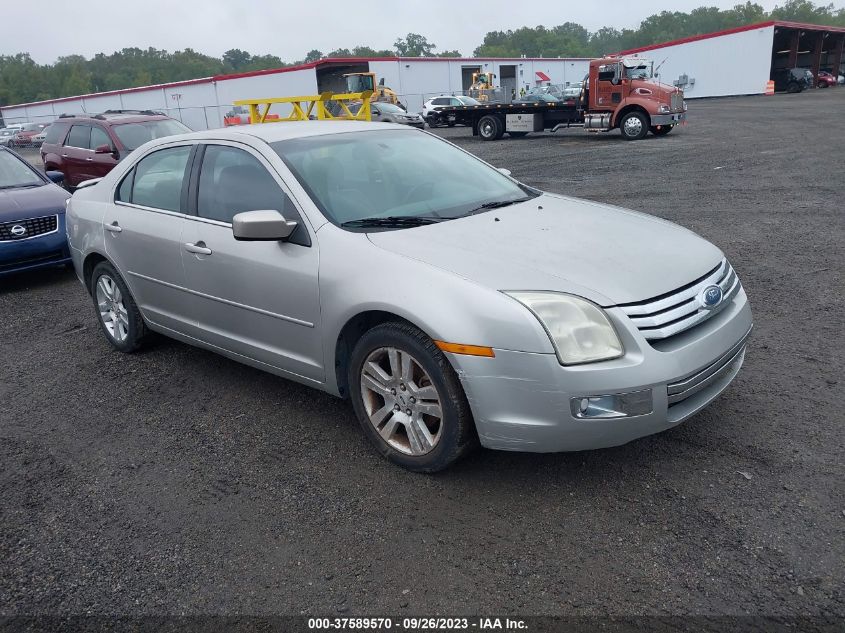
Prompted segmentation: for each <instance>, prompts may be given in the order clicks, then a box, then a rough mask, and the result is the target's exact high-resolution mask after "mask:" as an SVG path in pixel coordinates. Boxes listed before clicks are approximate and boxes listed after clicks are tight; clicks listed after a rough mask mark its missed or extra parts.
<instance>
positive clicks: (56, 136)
mask: <svg viewBox="0 0 845 633" xmlns="http://www.w3.org/2000/svg"><path fill="white" fill-rule="evenodd" d="M190 131H191V130H190V128H188V127H187V126H186V125H183V124H182V123H180V122H179V121H176V120H175V119H171V118H170V117H168V116H165V115H163V114H162V113H160V112H153V111H150V110H108V111H106V112H104V113H102V114H94V115H90V114H80V115H71V116H69V115H62V116H60V117H59V119H58V120H57V121H56V122H55V123H54V124H53V125H51V126H50V129H49V130H48V131H47V135H46V137H45V139H44V142H43V143H42V145H41V160H43V161H44V167H45V168H46V169H48V170H56V171H60V172H62V173H63V174H64V176H65V186H66V187H69V188H73V187H76V186H77V185H78V184H79V183H81V182H84V181H86V180H90V179H92V178H102V177H103V176H105V175H106V174H107V173H109V172H110V171H111V170H112V169H114V166H115V165H117V164H118V163H119V162H120V161H121V160H123V159H124V158H126V156H127V155H128V154H129V153H130V152H131V151H132V150H134V149H137V148H138V147H140V146H141V145H143V144H144V143H146V142H147V141H150V140H153V139H158V138H163V137H166V136H170V135H171V134H183V133H185V132H190Z"/></svg>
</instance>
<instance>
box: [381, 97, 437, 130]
mask: <svg viewBox="0 0 845 633" xmlns="http://www.w3.org/2000/svg"><path fill="white" fill-rule="evenodd" d="M370 115H371V116H372V120H373V121H382V122H386V123H399V124H401V125H411V126H413V127H418V128H420V129H422V128H424V127H425V120H424V119H423V118H422V116H421V115H419V114H416V113H414V112H406V111H405V110H403V109H402V108H400V107H399V106H397V105H393V104H392V103H371V104H370Z"/></svg>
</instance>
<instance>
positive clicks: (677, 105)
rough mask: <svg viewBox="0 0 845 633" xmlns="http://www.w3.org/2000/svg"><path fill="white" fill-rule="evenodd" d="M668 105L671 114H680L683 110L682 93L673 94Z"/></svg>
mask: <svg viewBox="0 0 845 633" xmlns="http://www.w3.org/2000/svg"><path fill="white" fill-rule="evenodd" d="M670 103H671V107H672V112H680V111H681V110H683V109H684V94H683V93H682V92H673V93H672V100H671V102H670Z"/></svg>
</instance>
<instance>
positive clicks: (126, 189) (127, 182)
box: [114, 169, 135, 202]
mask: <svg viewBox="0 0 845 633" xmlns="http://www.w3.org/2000/svg"><path fill="white" fill-rule="evenodd" d="M134 180H135V170H134V169H131V170H130V171H129V173H128V174H126V175H125V176H124V177H123V180H122V181H121V183H120V186H119V187H118V188H117V194H116V195H115V197H114V199H115V201H116V202H132V182H133V181H134Z"/></svg>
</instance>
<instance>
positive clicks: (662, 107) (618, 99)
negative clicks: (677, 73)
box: [438, 57, 687, 141]
mask: <svg viewBox="0 0 845 633" xmlns="http://www.w3.org/2000/svg"><path fill="white" fill-rule="evenodd" d="M655 79H656V76H655V75H654V64H653V62H652V61H650V60H646V59H641V58H637V57H604V58H601V59H594V60H592V61H591V62H590V72H589V74H588V76H587V81H585V82H584V87H583V88H582V90H581V94H580V95H579V96H578V97H577V98H571V99H567V100H566V101H561V102H557V103H554V102H551V103H548V102H531V103H482V104H480V105H475V106H451V107H446V108H442V109H440V110H439V112H438V115H439V116H440V118H441V119H442V120H444V121H449V123H450V124H452V123H455V124H463V125H467V126H470V127H472V134H473V136H480V137H481V138H482V139H483V140H485V141H495V140H498V139H500V138H502V136H504V135H505V134H506V133H507V134H508V135H510V136H512V137H522V136H526V135H527V134H529V133H531V132H542V131H545V130H551V131H552V132H556V131H557V130H559V129H561V128H569V127H583V128H584V129H585V130H586V131H587V132H609V131H610V130H614V129H617V128H618V129H619V131H620V132H621V133H622V137H623V138H624V139H626V140H629V141H634V140H638V139H641V138H644V137H645V136H646V134H648V133H649V131H651V132H652V134H655V135H656V136H663V135H665V134H668V133H669V132H671V131H672V128H673V127H675V126H676V125H678V124H682V123H684V122H685V120H686V111H687V105H686V102H685V101H684V93H683V91H682V90H680V89H679V88H676V87H675V86H668V85H666V84H662V83H659V82H658V81H655Z"/></svg>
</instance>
